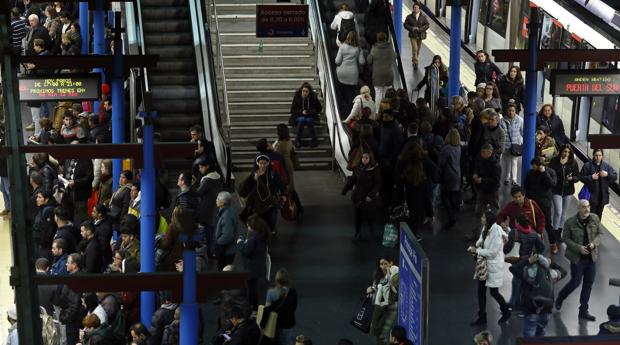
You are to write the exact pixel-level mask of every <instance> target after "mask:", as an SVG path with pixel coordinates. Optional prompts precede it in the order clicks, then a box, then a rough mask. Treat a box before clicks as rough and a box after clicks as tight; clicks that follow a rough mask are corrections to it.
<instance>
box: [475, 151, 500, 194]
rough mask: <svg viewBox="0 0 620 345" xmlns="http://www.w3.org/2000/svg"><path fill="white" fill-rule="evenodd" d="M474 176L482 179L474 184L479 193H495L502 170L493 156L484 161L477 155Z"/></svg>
mask: <svg viewBox="0 0 620 345" xmlns="http://www.w3.org/2000/svg"><path fill="white" fill-rule="evenodd" d="M474 174H475V175H478V177H480V178H482V182H481V183H480V184H476V186H477V187H478V188H479V189H480V190H481V191H483V192H485V193H495V192H497V190H498V189H499V180H500V178H501V174H502V168H501V167H500V166H499V163H497V160H496V159H495V158H493V156H491V158H489V159H484V158H482V156H480V155H478V159H477V160H476V164H475V165H474Z"/></svg>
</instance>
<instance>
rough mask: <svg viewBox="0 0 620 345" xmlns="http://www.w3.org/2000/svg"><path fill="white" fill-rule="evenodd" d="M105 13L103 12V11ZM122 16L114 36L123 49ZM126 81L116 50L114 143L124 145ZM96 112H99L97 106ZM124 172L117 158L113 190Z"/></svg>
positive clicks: (113, 87) (120, 56)
mask: <svg viewBox="0 0 620 345" xmlns="http://www.w3.org/2000/svg"><path fill="white" fill-rule="evenodd" d="M102 13H103V11H102ZM120 18H121V14H120V12H117V13H116V14H115V19H117V20H118V21H116V22H115V23H114V26H115V31H116V32H115V34H114V47H119V48H122V41H121V33H120V32H121V30H120V28H121V22H120ZM124 81H125V68H124V66H123V50H122V49H116V48H115V49H114V68H113V71H112V83H111V84H112V85H111V89H112V90H111V91H112V119H111V121H112V143H113V144H122V143H124V142H125V102H124V100H125V97H124V96H125V93H124V90H123V82H124ZM95 111H99V108H98V106H97V105H95ZM122 171H123V160H122V159H121V158H115V159H114V160H113V162H112V184H113V188H114V189H113V190H116V189H117V188H118V179H119V177H120V176H121V172H122Z"/></svg>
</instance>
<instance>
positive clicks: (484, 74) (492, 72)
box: [474, 50, 502, 85]
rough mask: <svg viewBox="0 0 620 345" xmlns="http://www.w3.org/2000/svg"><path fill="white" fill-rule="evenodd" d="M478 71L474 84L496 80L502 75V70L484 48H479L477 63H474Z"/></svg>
mask: <svg viewBox="0 0 620 345" xmlns="http://www.w3.org/2000/svg"><path fill="white" fill-rule="evenodd" d="M474 69H475V71H476V81H475V82H474V85H478V84H480V83H485V84H487V83H489V82H496V81H497V79H498V78H499V77H500V76H501V75H502V71H500V70H499V68H498V67H497V65H495V64H494V63H493V62H491V61H490V60H489V54H488V53H487V52H485V51H484V50H478V51H477V52H476V63H475V64H474Z"/></svg>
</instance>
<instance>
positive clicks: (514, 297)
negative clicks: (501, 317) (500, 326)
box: [509, 276, 523, 307]
mask: <svg viewBox="0 0 620 345" xmlns="http://www.w3.org/2000/svg"><path fill="white" fill-rule="evenodd" d="M522 284H523V281H522V280H521V279H520V278H517V277H515V276H513V277H512V293H511V294H510V302H509V303H510V305H512V306H513V307H520V306H521V285H522Z"/></svg>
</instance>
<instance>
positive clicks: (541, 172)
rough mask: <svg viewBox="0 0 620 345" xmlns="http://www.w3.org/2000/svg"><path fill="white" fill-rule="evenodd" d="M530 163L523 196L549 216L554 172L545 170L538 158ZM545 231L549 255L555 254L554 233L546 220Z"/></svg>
mask: <svg viewBox="0 0 620 345" xmlns="http://www.w3.org/2000/svg"><path fill="white" fill-rule="evenodd" d="M530 163H531V166H532V168H531V169H530V171H528V172H527V175H526V176H525V196H526V197H528V198H530V199H532V200H534V201H536V203H537V204H538V206H539V207H540V209H541V210H542V212H543V214H546V215H550V214H551V204H552V199H553V197H552V194H551V191H552V189H553V187H555V185H556V182H557V176H556V173H555V170H553V169H548V168H546V167H545V165H544V164H543V160H542V158H540V157H534V158H533V159H532V161H531V162H530ZM545 229H546V230H547V235H548V236H549V244H550V247H551V254H557V253H558V246H557V245H556V244H555V232H554V231H553V226H552V225H551V222H550V221H549V220H548V219H547V220H546V221H545Z"/></svg>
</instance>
